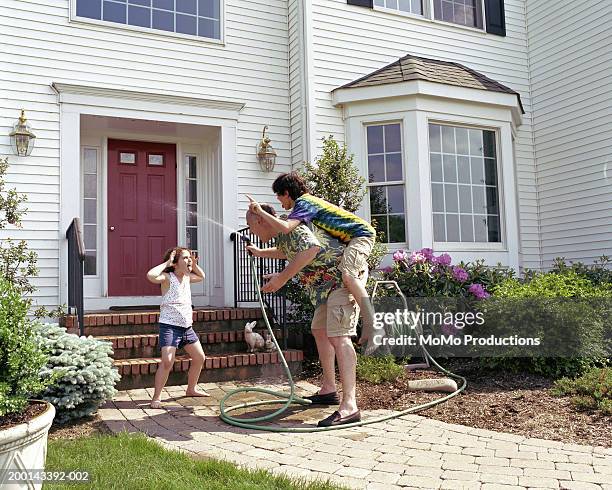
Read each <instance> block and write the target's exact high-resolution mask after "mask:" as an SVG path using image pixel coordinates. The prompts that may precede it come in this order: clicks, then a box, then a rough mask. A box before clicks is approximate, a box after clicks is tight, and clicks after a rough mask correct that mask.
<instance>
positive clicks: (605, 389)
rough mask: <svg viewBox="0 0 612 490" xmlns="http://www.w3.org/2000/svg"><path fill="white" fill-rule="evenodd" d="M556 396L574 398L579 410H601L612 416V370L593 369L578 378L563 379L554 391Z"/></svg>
mask: <svg viewBox="0 0 612 490" xmlns="http://www.w3.org/2000/svg"><path fill="white" fill-rule="evenodd" d="M552 392H553V394H554V395H556V396H568V395H571V396H572V403H573V404H574V406H575V407H576V408H578V409H579V410H601V411H602V412H603V413H604V414H606V415H612V368H599V369H597V368H592V369H589V370H587V371H586V372H585V373H584V374H583V375H582V376H580V377H578V378H573V379H572V378H561V379H559V380H557V381H555V385H554V387H553V390H552Z"/></svg>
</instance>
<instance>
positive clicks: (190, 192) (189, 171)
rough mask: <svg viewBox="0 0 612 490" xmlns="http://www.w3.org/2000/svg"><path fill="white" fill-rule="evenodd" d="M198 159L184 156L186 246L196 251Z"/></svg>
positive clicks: (192, 156) (193, 156)
mask: <svg viewBox="0 0 612 490" xmlns="http://www.w3.org/2000/svg"><path fill="white" fill-rule="evenodd" d="M197 167H198V159H197V157H196V156H195V155H187V156H186V157H185V166H184V169H185V189H187V191H186V196H185V230H186V233H187V237H186V239H187V248H189V249H191V250H195V251H198V183H199V181H198V171H197Z"/></svg>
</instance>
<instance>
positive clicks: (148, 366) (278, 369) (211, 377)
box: [114, 349, 304, 390]
mask: <svg viewBox="0 0 612 490" xmlns="http://www.w3.org/2000/svg"><path fill="white" fill-rule="evenodd" d="M283 355H284V357H285V359H286V361H287V364H288V365H289V368H290V370H291V372H292V374H297V373H299V371H300V370H301V365H302V360H303V359H304V353H303V352H302V351H299V350H293V349H287V350H285V351H283ZM160 362H161V361H160V359H159V358H153V357H149V358H137V359H117V360H115V361H114V365H115V366H116V367H117V369H118V370H119V374H121V380H120V381H119V383H118V385H117V386H116V388H117V389H119V390H127V389H135V388H143V387H151V386H153V385H154V380H155V373H156V372H157V368H158V365H159V363H160ZM190 365H191V358H190V357H189V356H176V359H175V361H174V367H173V369H172V371H171V372H170V375H169V376H168V383H167V385H182V384H185V383H186V374H187V371H188V370H189V367H190ZM261 376H274V377H276V376H284V370H283V367H282V365H281V361H280V359H279V355H278V353H277V352H258V353H255V354H247V353H243V352H237V353H225V354H220V355H214V354H213V355H207V356H206V361H205V363H204V368H203V369H202V374H201V375H200V382H202V383H206V382H216V381H223V380H227V379H228V378H229V379H232V380H244V379H251V378H257V377H261Z"/></svg>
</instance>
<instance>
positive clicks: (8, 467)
mask: <svg viewBox="0 0 612 490" xmlns="http://www.w3.org/2000/svg"><path fill="white" fill-rule="evenodd" d="M37 401H38V400H37ZM43 403H45V404H46V405H47V409H46V410H45V411H44V412H43V413H41V414H40V415H38V416H37V417H34V418H33V419H32V420H30V421H29V422H26V423H23V424H19V425H16V426H14V427H10V428H8V429H4V430H0V488H2V489H5V488H6V489H11V490H13V489H15V490H17V489H22V488H23V489H26V488H27V489H32V488H41V487H42V481H40V482H38V481H29V482H18V483H10V482H9V481H8V478H9V473H12V472H13V471H17V472H19V471H20V470H21V471H27V470H30V471H32V470H42V469H44V467H45V459H46V458H47V434H48V433H49V428H50V427H51V423H52V422H53V417H55V407H54V406H53V405H51V404H50V403H47V402H43Z"/></svg>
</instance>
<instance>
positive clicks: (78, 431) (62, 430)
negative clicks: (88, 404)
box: [49, 415, 111, 440]
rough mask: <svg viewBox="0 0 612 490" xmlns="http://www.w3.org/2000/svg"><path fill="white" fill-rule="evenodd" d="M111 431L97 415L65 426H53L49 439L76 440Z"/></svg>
mask: <svg viewBox="0 0 612 490" xmlns="http://www.w3.org/2000/svg"><path fill="white" fill-rule="evenodd" d="M110 433H111V431H110V429H109V428H108V427H106V425H105V424H104V422H103V421H102V419H101V418H100V417H99V416H98V415H94V416H93V417H85V418H82V419H79V420H75V421H73V422H68V423H66V424H62V425H60V424H53V425H52V426H51V430H50V431H49V439H51V440H53V439H77V438H78V437H84V436H93V435H95V434H110Z"/></svg>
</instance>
